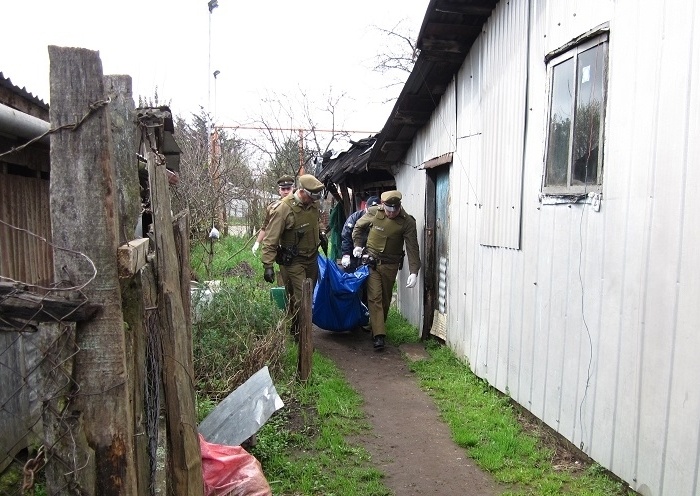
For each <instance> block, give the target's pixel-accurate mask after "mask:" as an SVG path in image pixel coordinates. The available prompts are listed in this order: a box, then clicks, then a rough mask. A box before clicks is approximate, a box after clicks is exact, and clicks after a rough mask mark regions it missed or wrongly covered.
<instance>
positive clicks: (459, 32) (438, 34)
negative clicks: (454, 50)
mask: <svg viewBox="0 0 700 496" xmlns="http://www.w3.org/2000/svg"><path fill="white" fill-rule="evenodd" d="M479 34H481V26H470V25H467V24H447V23H441V22H429V23H428V24H427V25H426V26H425V29H424V30H423V33H422V35H423V36H422V42H423V43H424V42H425V39H426V38H428V39H447V38H464V37H471V38H476V37H477V36H479Z"/></svg>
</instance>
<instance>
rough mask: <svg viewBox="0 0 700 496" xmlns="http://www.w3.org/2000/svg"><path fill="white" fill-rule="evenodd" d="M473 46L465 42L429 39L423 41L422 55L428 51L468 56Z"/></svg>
mask: <svg viewBox="0 0 700 496" xmlns="http://www.w3.org/2000/svg"><path fill="white" fill-rule="evenodd" d="M471 45H472V44H471V43H466V42H464V41H457V40H441V39H435V38H428V39H424V40H423V43H422V47H423V48H421V53H423V51H426V52H446V53H460V54H466V53H467V52H468V51H469V48H470V47H471Z"/></svg>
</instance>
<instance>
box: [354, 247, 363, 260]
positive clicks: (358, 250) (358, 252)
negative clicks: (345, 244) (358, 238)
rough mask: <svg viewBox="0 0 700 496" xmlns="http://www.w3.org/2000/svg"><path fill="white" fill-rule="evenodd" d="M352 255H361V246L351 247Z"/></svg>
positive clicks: (356, 256) (357, 256)
mask: <svg viewBox="0 0 700 496" xmlns="http://www.w3.org/2000/svg"><path fill="white" fill-rule="evenodd" d="M352 256H353V257H355V258H360V257H361V256H362V247H361V246H356V247H355V248H353V249H352Z"/></svg>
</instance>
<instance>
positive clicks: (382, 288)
mask: <svg viewBox="0 0 700 496" xmlns="http://www.w3.org/2000/svg"><path fill="white" fill-rule="evenodd" d="M398 272H399V264H398V263H393V264H390V263H382V264H379V265H377V267H376V268H370V269H369V277H368V278H367V308H368V309H369V322H370V324H371V326H372V336H380V335H382V336H383V335H386V317H387V315H389V306H390V305H391V295H392V292H393V289H394V281H396V274H397V273H398Z"/></svg>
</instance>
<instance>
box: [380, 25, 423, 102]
mask: <svg viewBox="0 0 700 496" xmlns="http://www.w3.org/2000/svg"><path fill="white" fill-rule="evenodd" d="M406 24H407V20H406V19H402V20H400V21H399V22H397V23H396V24H395V25H394V26H393V27H392V28H389V29H387V28H382V27H379V26H373V27H374V29H375V30H376V31H377V32H378V33H379V34H380V35H381V37H382V38H383V39H384V40H385V42H384V43H380V45H379V46H381V47H382V50H381V51H380V52H379V53H377V55H376V56H375V57H374V67H373V68H372V69H373V70H374V71H376V72H379V73H380V74H385V75H388V76H390V82H389V84H387V85H386V87H387V88H389V87H392V86H398V85H403V84H404V82H405V81H406V77H407V76H408V75H409V74H410V73H411V71H412V70H413V65H414V64H415V63H416V59H417V58H418V54H419V53H420V50H419V49H418V47H417V46H416V36H415V34H414V33H413V31H412V30H411V29H410V28H409V27H408V26H406Z"/></svg>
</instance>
